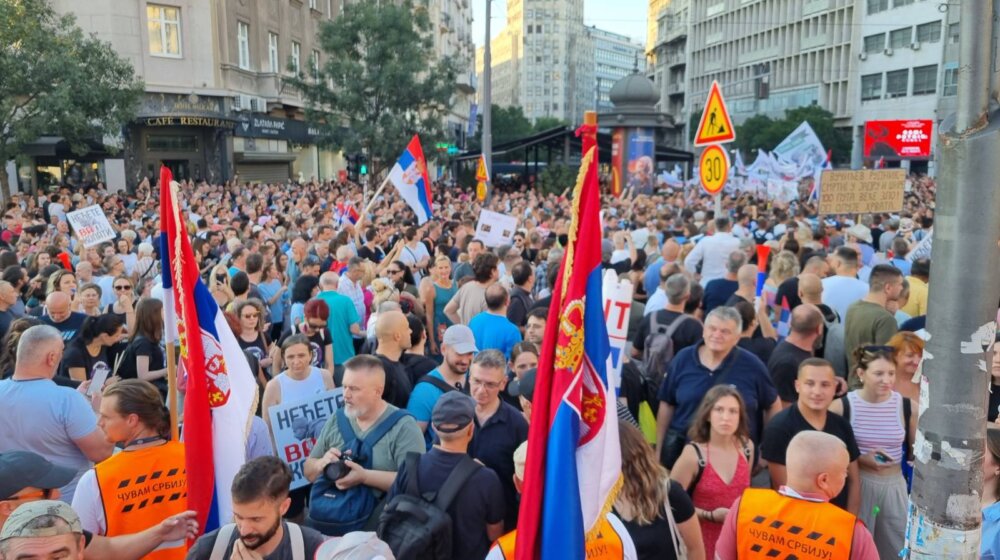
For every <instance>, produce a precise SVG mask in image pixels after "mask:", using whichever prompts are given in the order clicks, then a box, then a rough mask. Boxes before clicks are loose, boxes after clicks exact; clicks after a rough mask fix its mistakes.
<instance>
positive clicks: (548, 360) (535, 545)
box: [516, 124, 621, 560]
mask: <svg viewBox="0 0 1000 560" xmlns="http://www.w3.org/2000/svg"><path fill="white" fill-rule="evenodd" d="M581 131H582V132H583V136H584V140H583V142H584V144H583V145H584V153H585V155H584V158H583V162H582V163H581V166H580V175H579V177H578V178H577V184H576V188H575V189H574V194H573V219H572V223H571V225H570V230H569V239H570V242H569V246H568V247H567V248H566V253H565V255H564V257H563V262H562V266H561V267H560V271H559V276H558V279H557V281H556V285H555V288H554V290H553V293H552V305H551V308H550V310H549V319H548V323H547V326H546V332H545V337H544V339H543V342H542V355H541V357H540V359H539V363H538V376H537V378H536V386H535V398H534V399H533V404H532V422H531V427H530V429H529V435H528V458H527V459H528V460H527V465H526V470H525V477H524V483H525V485H524V491H523V492H522V494H521V509H520V516H519V519H518V524H517V540H516V546H517V550H516V557H517V560H536V559H541V560H557V559H558V560H563V559H572V560H583V558H584V556H585V552H584V551H585V548H584V542H585V539H586V536H587V534H588V533H589V532H591V531H593V530H595V527H596V525H597V523H598V521H599V520H600V519H601V518H602V517H603V515H604V513H605V512H606V511H608V509H609V508H610V507H611V504H612V503H613V502H614V499H615V495H616V494H617V491H618V488H619V487H620V484H621V482H620V480H621V451H620V449H619V443H618V416H617V407H616V401H615V392H614V387H611V386H609V383H608V374H607V371H606V367H605V366H606V364H607V359H608V354H609V347H610V345H609V343H608V332H607V327H606V325H605V321H604V310H603V309H602V293H601V290H602V285H601V275H602V271H601V255H600V246H601V229H600V228H601V220H600V217H599V213H600V205H601V202H600V185H599V183H598V174H597V147H596V145H595V144H596V132H597V127H596V125H594V124H585V125H584V126H583V127H582V128H581Z"/></svg>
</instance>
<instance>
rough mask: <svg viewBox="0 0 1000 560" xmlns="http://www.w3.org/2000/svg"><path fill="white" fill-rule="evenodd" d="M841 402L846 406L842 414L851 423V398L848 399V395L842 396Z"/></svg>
mask: <svg viewBox="0 0 1000 560" xmlns="http://www.w3.org/2000/svg"><path fill="white" fill-rule="evenodd" d="M840 402H841V403H842V404H843V408H844V413H843V414H842V415H841V416H843V417H844V420H847V423H848V424H850V423H851V399H848V398H847V395H844V396H843V397H840Z"/></svg>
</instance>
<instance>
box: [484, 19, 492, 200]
mask: <svg viewBox="0 0 1000 560" xmlns="http://www.w3.org/2000/svg"><path fill="white" fill-rule="evenodd" d="M492 4H493V0H486V39H485V44H484V45H483V84H482V88H483V142H482V144H483V145H482V150H483V158H485V160H486V170H487V174H488V175H489V177H487V179H486V200H489V199H490V196H491V195H492V194H493V181H492V175H493V55H492V53H491V52H490V42H491V39H490V18H491V17H493V7H492Z"/></svg>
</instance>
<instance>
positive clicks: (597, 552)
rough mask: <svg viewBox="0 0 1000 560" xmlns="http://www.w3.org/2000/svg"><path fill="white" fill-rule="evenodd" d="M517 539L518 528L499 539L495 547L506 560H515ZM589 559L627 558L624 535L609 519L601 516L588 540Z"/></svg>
mask: <svg viewBox="0 0 1000 560" xmlns="http://www.w3.org/2000/svg"><path fill="white" fill-rule="evenodd" d="M516 541H517V529H515V530H513V531H511V532H509V533H507V534H506V535H504V536H502V537H500V538H499V539H497V542H496V544H495V545H493V546H495V547H499V548H500V553H501V554H503V557H504V560H514V543H515V542H516ZM585 546H586V547H587V555H586V558H587V560H622V559H623V558H625V545H623V544H622V537H621V535H619V534H618V532H617V531H615V528H614V527H612V526H611V523H608V519H607V518H606V517H605V518H601V522H600V523H599V524H598V525H597V536H596V537H594V538H592V539H590V540H588V541H587V542H586V544H585Z"/></svg>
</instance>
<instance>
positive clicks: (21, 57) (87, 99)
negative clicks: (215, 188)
mask: <svg viewBox="0 0 1000 560" xmlns="http://www.w3.org/2000/svg"><path fill="white" fill-rule="evenodd" d="M142 92H143V84H142V81H141V80H140V79H138V78H137V77H136V75H135V71H134V69H133V68H132V64H131V63H130V62H129V61H128V60H126V59H124V58H121V57H119V56H118V55H117V54H116V53H115V51H114V50H112V48H111V45H110V44H108V43H105V42H102V41H99V40H98V39H96V38H95V37H93V36H87V35H84V33H83V31H82V30H81V29H80V28H79V27H77V26H76V20H75V18H74V17H73V16H72V15H65V16H59V15H58V14H56V13H55V11H54V10H53V9H52V7H51V6H49V3H48V2H47V1H45V0H0V162H3V161H7V160H10V159H12V158H14V157H15V156H16V155H17V154H18V153H20V152H21V150H22V149H23V148H24V145H25V144H27V143H30V142H33V141H35V140H36V139H37V138H38V137H39V136H42V135H57V136H62V137H63V138H65V139H66V140H67V141H68V142H69V143H70V146H71V147H72V148H73V150H74V151H75V152H77V153H84V152H86V151H87V146H86V141H87V140H94V139H101V138H103V137H104V136H117V135H118V134H120V133H121V130H122V127H123V126H124V125H125V124H126V123H127V122H128V121H130V120H131V119H132V118H133V117H134V116H135V110H136V107H137V106H138V103H139V101H140V99H141V96H142ZM0 184H2V189H0V190H2V193H3V198H4V200H6V199H7V193H8V192H9V191H8V185H7V177H6V174H4V173H0Z"/></svg>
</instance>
